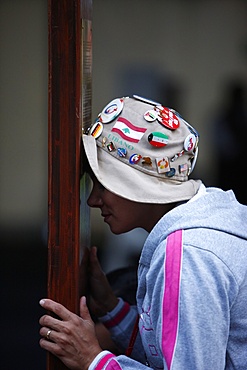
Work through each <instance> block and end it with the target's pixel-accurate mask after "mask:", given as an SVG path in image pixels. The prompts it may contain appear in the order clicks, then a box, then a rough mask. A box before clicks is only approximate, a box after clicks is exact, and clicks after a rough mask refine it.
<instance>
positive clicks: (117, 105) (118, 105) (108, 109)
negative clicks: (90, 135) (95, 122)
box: [99, 98, 124, 123]
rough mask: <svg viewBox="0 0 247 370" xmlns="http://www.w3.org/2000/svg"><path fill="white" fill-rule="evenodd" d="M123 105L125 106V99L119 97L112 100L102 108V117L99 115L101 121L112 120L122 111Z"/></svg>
mask: <svg viewBox="0 0 247 370" xmlns="http://www.w3.org/2000/svg"><path fill="white" fill-rule="evenodd" d="M123 106H124V101H123V99H119V98H117V99H114V100H112V101H111V102H110V103H108V104H107V105H106V106H105V108H104V109H103V110H102V112H101V114H100V117H99V119H100V122H102V123H110V122H112V121H113V120H114V119H115V118H117V117H118V116H119V114H120V113H121V112H122V110H123Z"/></svg>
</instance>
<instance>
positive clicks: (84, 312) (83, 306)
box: [80, 296, 91, 320]
mask: <svg viewBox="0 0 247 370" xmlns="http://www.w3.org/2000/svg"><path fill="white" fill-rule="evenodd" d="M80 316H81V318H82V319H83V320H91V316H90V313H89V310H88V308H87V301H86V297H85V296H82V297H81V299H80Z"/></svg>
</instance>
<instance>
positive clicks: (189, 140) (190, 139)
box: [184, 134, 196, 152]
mask: <svg viewBox="0 0 247 370" xmlns="http://www.w3.org/2000/svg"><path fill="white" fill-rule="evenodd" d="M195 145H196V137H195V135H194V134H189V135H188V136H187V137H186V138H185V140H184V150H186V152H192V150H193V149H194V148H195Z"/></svg>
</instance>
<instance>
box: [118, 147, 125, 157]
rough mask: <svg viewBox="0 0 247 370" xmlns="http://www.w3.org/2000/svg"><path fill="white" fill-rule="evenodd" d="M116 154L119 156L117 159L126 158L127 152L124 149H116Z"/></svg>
mask: <svg viewBox="0 0 247 370" xmlns="http://www.w3.org/2000/svg"><path fill="white" fill-rule="evenodd" d="M117 154H118V155H119V157H126V154H127V150H126V149H125V148H118V150H117Z"/></svg>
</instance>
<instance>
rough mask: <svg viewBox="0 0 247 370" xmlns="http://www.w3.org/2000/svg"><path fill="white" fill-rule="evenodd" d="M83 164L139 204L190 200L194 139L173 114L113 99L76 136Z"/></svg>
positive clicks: (195, 184)
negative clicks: (85, 161)
mask: <svg viewBox="0 0 247 370" xmlns="http://www.w3.org/2000/svg"><path fill="white" fill-rule="evenodd" d="M82 138H83V144H84V148H85V153H86V156H87V159H88V162H89V164H90V166H91V168H92V171H93V172H94V174H95V176H96V177H97V179H98V181H99V182H100V183H101V184H102V185H103V186H104V187H105V188H106V189H108V190H109V191H111V192H112V193H114V194H116V195H118V196H120V197H123V198H126V199H129V200H132V201H135V202H141V203H160V204H166V203H173V202H178V201H183V200H188V199H190V198H192V197H193V196H194V195H195V194H196V193H197V191H198V188H199V186H200V183H201V181H200V180H193V179H189V177H188V176H189V175H190V174H191V172H192V170H193V168H194V166H195V162H196V159H197V154H198V141H199V135H198V133H197V131H196V130H195V129H194V128H193V127H192V126H191V125H190V124H189V123H188V122H186V121H185V120H184V119H183V118H182V117H181V116H180V115H179V114H178V113H177V112H176V111H174V110H173V109H170V108H167V107H165V106H163V105H161V104H160V103H158V102H154V101H152V100H149V99H146V98H142V97H139V96H137V95H134V96H133V97H131V98H130V97H124V98H116V99H114V100H112V101H111V102H110V103H109V104H107V105H106V106H105V108H104V109H103V110H102V112H101V113H100V114H99V116H98V118H97V120H96V122H95V123H94V124H92V126H91V127H90V128H89V129H87V131H86V133H84V134H83V135H82Z"/></svg>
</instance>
